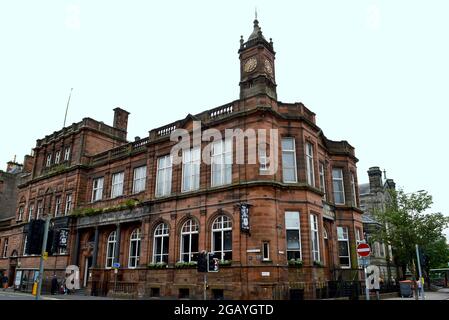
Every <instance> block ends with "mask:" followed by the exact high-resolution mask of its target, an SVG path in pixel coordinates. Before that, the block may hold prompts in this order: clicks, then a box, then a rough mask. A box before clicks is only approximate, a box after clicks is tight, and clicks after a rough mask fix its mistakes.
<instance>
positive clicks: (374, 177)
mask: <svg viewBox="0 0 449 320" xmlns="http://www.w3.org/2000/svg"><path fill="white" fill-rule="evenodd" d="M368 177H369V188H370V192H377V191H380V190H381V189H382V171H380V169H379V167H371V168H369V170H368Z"/></svg>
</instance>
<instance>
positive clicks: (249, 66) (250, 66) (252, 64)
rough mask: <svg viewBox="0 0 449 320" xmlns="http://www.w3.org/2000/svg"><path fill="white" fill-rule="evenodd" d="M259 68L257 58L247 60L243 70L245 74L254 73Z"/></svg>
mask: <svg viewBox="0 0 449 320" xmlns="http://www.w3.org/2000/svg"><path fill="white" fill-rule="evenodd" d="M256 66H257V60H256V58H249V59H248V60H246V62H245V65H244V66H243V70H244V71H245V72H252V71H254V69H256Z"/></svg>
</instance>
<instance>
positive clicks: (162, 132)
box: [157, 124, 176, 137]
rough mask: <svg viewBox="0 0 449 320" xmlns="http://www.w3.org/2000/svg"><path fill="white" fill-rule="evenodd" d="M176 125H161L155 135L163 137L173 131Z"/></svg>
mask: <svg viewBox="0 0 449 320" xmlns="http://www.w3.org/2000/svg"><path fill="white" fill-rule="evenodd" d="M175 129H176V125H175V124H169V125H168V126H165V127H162V128H161V129H158V130H157V136H158V137H163V136H166V135H169V134H170V133H172V132H173V131H175Z"/></svg>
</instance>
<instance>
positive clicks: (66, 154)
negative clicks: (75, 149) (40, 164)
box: [64, 147, 70, 161]
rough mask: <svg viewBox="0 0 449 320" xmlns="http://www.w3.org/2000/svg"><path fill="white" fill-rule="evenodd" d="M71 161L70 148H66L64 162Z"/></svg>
mask: <svg viewBox="0 0 449 320" xmlns="http://www.w3.org/2000/svg"><path fill="white" fill-rule="evenodd" d="M69 159H70V147H67V148H65V151H64V161H69Z"/></svg>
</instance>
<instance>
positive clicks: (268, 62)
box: [264, 60, 273, 76]
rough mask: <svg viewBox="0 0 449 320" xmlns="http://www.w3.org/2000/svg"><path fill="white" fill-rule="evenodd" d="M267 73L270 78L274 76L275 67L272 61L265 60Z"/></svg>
mask: <svg viewBox="0 0 449 320" xmlns="http://www.w3.org/2000/svg"><path fill="white" fill-rule="evenodd" d="M264 67H265V72H266V73H268V74H269V75H270V76H273V67H272V66H271V63H270V61H268V60H265V66H264Z"/></svg>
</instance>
